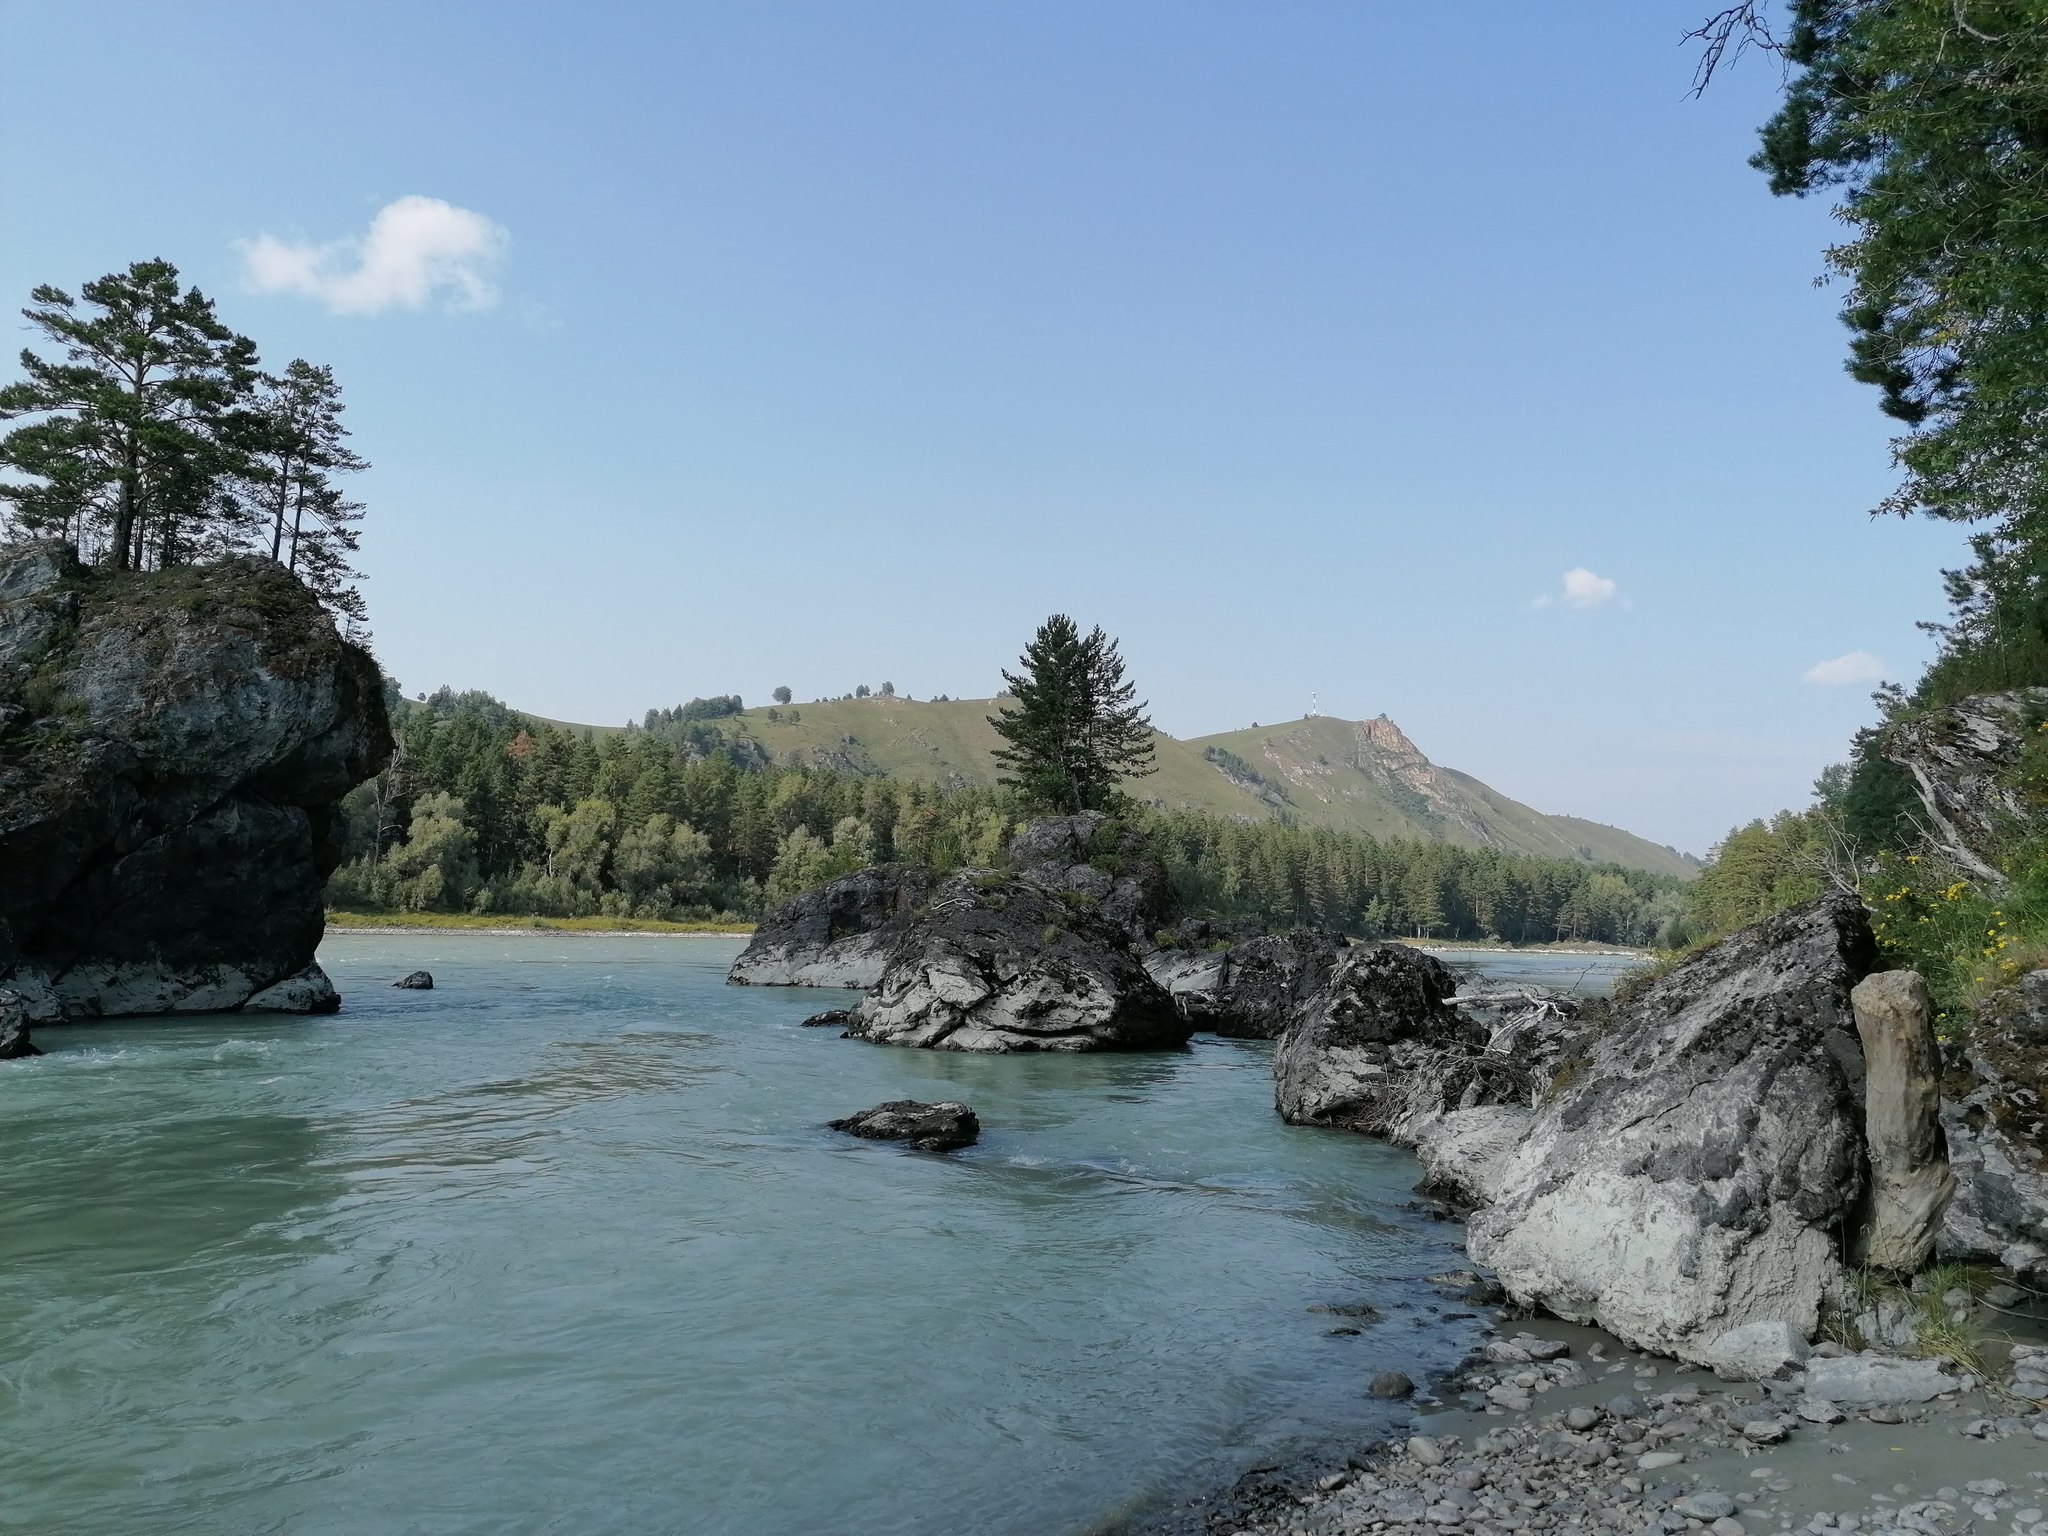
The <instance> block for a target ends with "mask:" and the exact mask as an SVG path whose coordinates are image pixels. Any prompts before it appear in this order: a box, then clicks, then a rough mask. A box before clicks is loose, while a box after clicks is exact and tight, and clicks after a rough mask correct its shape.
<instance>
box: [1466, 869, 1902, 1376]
mask: <svg viewBox="0 0 2048 1536" xmlns="http://www.w3.org/2000/svg"><path fill="white" fill-rule="evenodd" d="M1875 963H1876V943H1875V941H1874V939H1873V938H1872V937H1871V933H1870V926H1869V921H1868V919H1867V917H1866V915H1865V913H1864V911H1863V909H1862V906H1861V905H1860V903H1858V902H1856V901H1855V900H1854V899H1853V898H1848V897H1839V896H1835V897H1827V898H1824V899H1822V900H1820V901H1818V902H1815V903H1813V904H1811V905H1809V906H1806V907H1802V908H1799V909H1796V910H1794V911H1791V912H1786V913H1781V914H1779V915H1777V916H1776V917H1773V918H1770V919H1768V920H1767V921H1765V922H1763V923H1760V924H1758V925H1757V926H1755V927H1753V928H1749V929H1746V930H1744V931H1743V932H1741V933H1738V934H1736V935H1734V936H1732V937H1731V938H1729V939H1727V940H1724V941H1723V942H1722V943H1721V944H1719V945H1717V946H1716V947H1715V948H1713V949H1711V950H1709V951H1708V952H1707V953H1705V954H1704V955H1701V956H1700V957H1698V958H1697V959H1694V960H1692V961H1690V962H1689V963H1687V964H1685V965H1682V966H1679V967H1678V968H1677V969H1675V970H1673V971H1672V972H1671V973H1670V974H1669V975H1667V976H1664V977H1662V978H1661V979H1659V980H1658V981H1656V982H1655V983H1653V984H1651V985H1650V986H1648V987H1646V988H1645V989H1644V990H1643V991H1642V992H1641V993H1639V994H1637V995H1636V996H1635V997H1633V998H1631V999H1629V1000H1628V1001H1626V1002H1624V1003H1621V1004H1619V1005H1617V1006H1616V1008H1615V1010H1614V1013H1613V1017H1612V1020H1611V1022H1610V1024H1609V1026H1608V1028H1607V1029H1606V1031H1605V1032H1604V1033H1603V1034H1602V1035H1601V1036H1600V1037H1599V1038H1598V1040H1597V1041H1596V1042H1595V1043H1594V1044H1593V1045H1592V1047H1591V1049H1590V1051H1589V1053H1588V1054H1587V1056H1586V1057H1585V1059H1584V1060H1583V1062H1582V1063H1580V1064H1579V1065H1578V1066H1577V1067H1576V1069H1575V1070H1574V1071H1572V1072H1569V1073H1566V1074H1564V1076H1563V1077H1562V1078H1561V1079H1560V1081H1559V1083H1558V1084H1556V1085H1553V1087H1552V1089H1551V1090H1550V1092H1549V1094H1548V1095H1547V1096H1546V1097H1545V1099H1544V1101H1543V1102H1542V1103H1541V1104H1540V1105H1539V1106H1538V1107H1537V1109H1536V1112H1535V1114H1534V1117H1533V1119H1532V1121H1531V1123H1530V1125H1529V1128H1528V1131H1527V1133H1526V1135H1525V1136H1524V1137H1523V1138H1522V1140H1521V1141H1520V1142H1519V1144H1518V1145H1516V1146H1515V1148H1514V1149H1513V1151H1512V1152H1510V1153H1509V1154H1508V1155H1507V1157H1506V1158H1505V1159H1504V1161H1503V1163H1502V1165H1501V1166H1500V1167H1499V1169H1498V1170H1497V1174H1496V1177H1495V1180H1494V1191H1493V1194H1494V1200H1495V1203H1494V1204H1492V1205H1491V1206H1489V1207H1488V1208H1486V1209H1484V1210H1482V1211H1480V1212H1479V1213H1477V1214H1476V1215H1475V1216H1474V1217H1473V1218H1472V1223H1471V1226H1470V1228H1469V1231H1468V1235H1467V1236H1468V1247H1469V1249H1470V1252H1471V1254H1472V1257H1473V1258H1474V1259H1476V1260H1478V1261H1479V1262H1481V1263H1484V1264H1488V1265H1491V1266H1492V1267H1493V1268H1494V1270H1495V1271H1496V1273H1497V1274H1498V1275H1499V1278H1500V1281H1501V1283H1502V1284H1503V1285H1504V1286H1505V1287H1506V1288H1507V1290H1508V1291H1509V1293H1510V1294H1511V1295H1512V1296H1513V1297H1514V1298H1515V1299H1516V1300H1517V1301H1520V1302H1522V1303H1524V1304H1529V1305H1537V1306H1541V1307H1543V1308H1545V1309H1546V1310H1548V1311H1550V1312H1552V1313H1555V1314H1556V1315H1558V1316H1560V1317H1564V1318H1567V1319H1571V1320H1573V1321H1579V1322H1597V1323H1598V1324H1600V1325H1601V1326H1602V1327H1605V1328H1607V1329H1609V1330H1611V1331H1612V1332H1614V1333H1617V1334H1619V1335H1620V1336H1621V1337H1622V1338H1624V1339H1626V1340H1627V1341H1628V1342H1629V1343H1630V1344H1632V1345H1635V1346H1637V1347H1639V1348H1644V1349H1650V1350H1655V1351H1657V1352H1659V1353H1664V1354H1672V1355H1676V1356H1678V1357H1679V1358H1681V1359H1685V1360H1692V1361H1697V1362H1700V1363H1703V1364H1707V1365H1717V1364H1727V1363H1730V1362H1731V1360H1732V1358H1733V1357H1734V1356H1737V1355H1739V1356H1740V1357H1742V1358H1744V1359H1748V1358H1751V1357H1753V1355H1754V1353H1755V1348H1754V1341H1755V1339H1756V1337H1757V1336H1759V1335H1760V1334H1763V1333H1765V1332H1767V1331H1775V1332H1776V1333H1778V1334H1783V1335H1784V1336H1786V1337H1787V1338H1790V1337H1792V1336H1797V1337H1798V1338H1799V1339H1805V1338H1807V1337H1810V1336H1811V1335H1812V1333H1813V1331H1814V1329H1815V1327H1816V1326H1817V1324H1818V1320H1819V1309H1820V1305H1821V1300H1822V1297H1823V1295H1824V1294H1826V1293H1827V1292H1828V1291H1829V1290H1830V1289H1831V1288H1832V1287H1833V1286H1834V1285H1835V1284H1836V1283H1837V1282H1838V1280H1839V1278H1840V1276H1841V1274H1842V1266H1841V1254H1842V1251H1843V1247H1844V1244H1845V1241H1846V1240H1847V1237H1848V1235H1849V1229H1850V1227H1851V1225H1852V1224H1853V1222H1854V1221H1855V1219H1856V1215H1857V1213H1858V1210H1859V1208H1860V1206H1861V1203H1862V1200H1863V1197H1864V1193H1865V1189H1866V1185H1867V1171H1866V1166H1865V1160H1864V1153H1863V1138H1862V1128H1863V1103H1862V1075H1863V1063H1862V1053H1861V1050H1860V1048H1859V1045H1858V1042H1857V1038H1856V1033H1855V1022H1854V1019H1853V1017H1852V1014H1851V1008H1850V1000H1849V999H1850V990H1851V988H1853V987H1854V986H1855V984H1856V983H1857V982H1859V981H1861V980H1862V979H1863V977H1864V976H1865V975H1866V974H1867V973H1868V972H1869V971H1870V970H1871V968H1872V966H1873V965H1874V964H1875Z"/></svg>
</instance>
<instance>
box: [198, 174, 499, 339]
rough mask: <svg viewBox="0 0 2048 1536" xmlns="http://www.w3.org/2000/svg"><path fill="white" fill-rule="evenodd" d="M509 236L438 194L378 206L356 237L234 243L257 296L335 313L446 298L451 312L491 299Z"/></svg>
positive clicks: (481, 305)
mask: <svg viewBox="0 0 2048 1536" xmlns="http://www.w3.org/2000/svg"><path fill="white" fill-rule="evenodd" d="M510 240H511V237H510V236H509V235H507V234H506V232H505V230H504V229H503V228H502V227H501V226H499V225H498V224H496V223H494V222H492V221H491V220H490V219H487V218H485V217H484V216H483V215H482V214H480V213H474V212H472V211H471V210H469V209H467V208H458V207H456V206H455V205H454V204H453V203H444V202H442V201H441V199H439V198H438V197H401V198H399V199H398V200H397V201H395V202H390V203H386V204H385V205H384V206H383V207H382V208H380V209H378V210H377V216H376V217H375V218H374V219H372V220H371V221H370V228H369V230H368V231H367V232H366V233H365V234H364V235H363V236H362V237H361V238H360V239H351V240H337V241H335V242H333V243H332V244H329V245H309V244H305V243H301V242H294V241H289V240H280V239H278V238H277V237H276V236H275V235H259V236H257V237H256V238H255V239H254V240H242V241H238V242H236V243H237V245H238V246H239V248H240V250H241V252H242V263H243V268H244V271H245V272H246V274H247V276H248V280H249V284H250V286H251V287H253V288H254V289H255V290H256V291H257V292H258V293H300V294H304V295H306V296H307V297H308V298H314V299H318V300H320V301H321V302H322V303H324V304H325V305H326V306H327V307H328V308H329V309H330V310H332V311H333V312H334V313H335V314H337V315H374V314H376V313H378V312H379V311H380V310H386V309H392V308H404V309H423V308H425V307H426V305H427V304H428V302H429V301H430V300H432V299H433V298H434V297H435V296H436V295H439V294H445V295H447V296H448V297H449V298H450V299H451V300H452V301H453V302H454V304H455V306H456V307H457V308H459V309H488V308H490V306H491V305H493V304H495V303H496V302H497V301H498V290H497V288H496V287H495V286H494V285H493V284H492V282H491V280H490V276H489V274H490V271H491V269H492V268H493V267H494V266H496V265H497V263H498V262H499V260H500V259H502V258H503V256H504V253H505V248H506V246H507V245H508V244H509V243H510Z"/></svg>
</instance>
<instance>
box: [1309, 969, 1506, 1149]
mask: <svg viewBox="0 0 2048 1536" xmlns="http://www.w3.org/2000/svg"><path fill="white" fill-rule="evenodd" d="M1456 991H1457V981H1456V978H1454V977H1453V976H1452V975H1451V972H1450V970H1449V968H1448V967H1446V966H1445V965H1444V963H1443V962H1442V961H1441V960H1438V959H1436V958H1435V957H1434V956H1433V955H1426V954H1424V953H1422V951H1420V950H1417V949H1410V948H1409V947H1408V946H1406V945H1404V944H1370V945H1365V946H1361V947H1359V948H1354V949H1348V950H1346V951H1344V952H1343V954H1342V956H1341V957H1340V958H1339V959H1338V961H1337V963H1336V964H1335V966H1334V967H1333V968H1332V969H1331V971H1330V974H1329V978H1328V979H1327V980H1326V981H1325V982H1324V984H1323V986H1322V987H1321V988H1320V989H1319V990H1318V991H1317V992H1316V993H1315V995H1314V996H1313V997H1312V998H1311V999H1310V1000H1309V1002H1308V1003H1307V1004H1306V1005H1305V1006H1304V1007H1303V1008H1302V1010H1301V1011H1300V1013H1299V1014H1298V1015H1297V1017H1296V1018H1295V1019H1294V1021H1293V1022H1292V1023H1290V1024H1289V1025H1288V1026H1287V1029H1286V1031H1285V1033H1283V1034H1282V1035H1281V1036H1280V1041H1279V1044H1278V1045H1277V1046H1276V1047H1275V1048H1274V1051H1273V1102H1274V1107H1275V1108H1277V1109H1278V1110H1279V1111H1280V1116H1281V1118H1282V1119H1284V1120H1287V1121H1289V1122H1291V1123H1293V1124H1296V1125H1329V1126H1339V1127H1342V1128H1344V1129H1347V1130H1354V1131H1365V1132H1368V1133H1370V1134H1374V1135H1382V1136H1391V1137H1393V1138H1394V1139H1396V1140H1412V1139H1413V1138H1412V1136H1409V1135H1404V1131H1405V1130H1406V1129H1407V1127H1408V1126H1409V1125H1410V1123H1411V1122H1412V1121H1414V1120H1415V1119H1417V1118H1419V1117H1421V1116H1424V1115H1429V1114H1436V1113H1441V1112H1442V1111H1443V1110H1445V1109H1446V1108H1453V1107H1455V1108H1464V1109H1470V1108H1473V1107H1475V1106H1477V1105H1480V1104H1493V1103H1501V1102H1512V1101H1514V1100H1515V1099H1517V1098H1521V1097H1523V1096H1524V1095H1525V1094H1526V1086H1525V1083H1524V1081H1523V1079H1522V1078H1521V1076H1520V1074H1519V1073H1517V1072H1516V1071H1515V1070H1514V1068H1513V1064H1512V1063H1509V1062H1505V1061H1499V1060H1496V1061H1492V1062H1489V1061H1488V1060H1486V1059H1485V1058H1484V1051H1483V1048H1484V1045H1485V1039H1484V1036H1483V1035H1482V1033H1481V1032H1480V1030H1479V1029H1478V1027H1477V1026H1476V1025H1474V1024H1473V1023H1472V1022H1471V1021H1470V1020H1468V1019H1466V1018H1465V1017H1464V1016H1463V1015H1461V1014H1460V1013H1458V1011H1457V1010H1456V1009H1454V1008H1452V1007H1451V1006H1450V1001H1449V999H1450V997H1451V995H1452V994H1453V993H1454V992H1456Z"/></svg>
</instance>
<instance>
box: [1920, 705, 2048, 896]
mask: <svg viewBox="0 0 2048 1536" xmlns="http://www.w3.org/2000/svg"><path fill="white" fill-rule="evenodd" d="M2044 714H2048V688H2021V689H2016V690H2015V691H2013V692H2011V693H1981V694H1976V695H1973V696H1972V697H1970V698H1967V699H1964V700H1962V701H1961V702H1959V703H1956V704H1951V705H1950V706H1948V707H1947V708H1946V709H1940V710H1936V711H1935V712H1934V713H1932V714H1929V715H1925V716H1922V717H1920V718H1918V719H1914V720H1908V721H1905V722H1903V723H1901V724H1899V725H1897V726H1894V727H1893V728H1892V730H1891V731H1890V733H1889V734H1888V735H1887V736H1886V738H1885V746H1884V753H1885V756H1886V757H1888V758H1890V759H1891V760H1892V761H1893V762H1894V763H1897V764H1898V765H1899V766H1900V767H1901V768H1903V769H1905V770H1906V772H1907V773H1908V774H1909V775H1910V776H1911V777H1912V779H1913V784H1914V787H1915V788H1916V789H1917V790H1918V791H1919V792H1920V803H1921V806H1922V808H1923V809H1924V810H1925V811H1926V813H1927V822H1928V828H1929V831H1930V832H1931V833H1932V835H1933V839H1934V842H1935V844H1936V846H1937V847H1938V848H1939V849H1940V851H1941V852H1942V853H1943V854H1945V855H1946V856H1947V858H1948V859H1949V860H1950V861H1952V862H1953V863H1955V864H1957V865H1960V866H1961V867H1962V868H1963V869H1965V870H1967V871H1968V872H1969V873H1970V874H1971V875H1972V876H1973V877H1974V878H1975V879H1977V880H1978V881H1980V882H1982V883H1983V884H1985V885H1988V886H1990V887H1991V888H1992V889H1994V890H1997V889H2002V888H2003V887H2004V885H2005V876H2004V875H2003V874H2001V873H2000V872H1999V871H1998V869H1997V868H1996V867H1995V858H1994V856H1995V851H1996V849H1997V848H1998V846H1999V844H2000V843H2001V842H2003V841H2005V840H2006V839H2007V838H2008V837H2009V836H2010V834H2011V832H2012V830H2013V828H2014V827H2015V826H2016V825H2019V824H2020V823H2022V822H2023V821H2025V820H2026V819H2027V818H2028V810H2027V807H2026V806H2025V805H2024V804H2023V803H2022V801H2021V798H2020V791H2019V790H2018V789H2017V788H2016V787H2015V786H2014V785H2013V784H2012V783H2011V778H2012V769H2013V767H2014V766H2015V765H2016V764H2017V763H2018V762H2019V758H2020V752H2021V750H2022V749H2023V748H2024V747H2025V745H2026V742H2027V739H2028V737H2029V736H2030V735H2031V734H2032V733H2033V732H2034V730H2035V727H2034V726H2033V725H2032V724H2030V721H2031V720H2036V719H2039V718H2041V717H2042V716H2043V715H2044Z"/></svg>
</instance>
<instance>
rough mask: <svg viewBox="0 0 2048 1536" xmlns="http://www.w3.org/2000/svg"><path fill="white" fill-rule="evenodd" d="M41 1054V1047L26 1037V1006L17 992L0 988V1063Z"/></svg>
mask: <svg viewBox="0 0 2048 1536" xmlns="http://www.w3.org/2000/svg"><path fill="white" fill-rule="evenodd" d="M42 1054H43V1052H42V1047H40V1046H38V1045H36V1044H34V1043H32V1042H31V1041H30V1040H29V1037H28V1004H27V1003H26V1002H24V1001H23V1000H22V996H21V994H20V993H19V992H14V991H10V990H9V989H8V988H6V987H0V1061H20V1060H21V1059H22V1058H23V1057H26V1056H40V1055H42Z"/></svg>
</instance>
